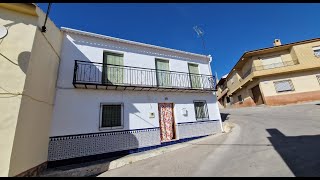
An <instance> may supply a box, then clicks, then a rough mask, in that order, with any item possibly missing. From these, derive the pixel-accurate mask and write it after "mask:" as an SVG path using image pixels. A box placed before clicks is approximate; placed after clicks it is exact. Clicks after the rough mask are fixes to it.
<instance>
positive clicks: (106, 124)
mask: <svg viewBox="0 0 320 180" xmlns="http://www.w3.org/2000/svg"><path fill="white" fill-rule="evenodd" d="M100 111H101V117H100V128H101V129H117V128H123V104H121V103H118V104H108V103H102V104H101V110H100Z"/></svg>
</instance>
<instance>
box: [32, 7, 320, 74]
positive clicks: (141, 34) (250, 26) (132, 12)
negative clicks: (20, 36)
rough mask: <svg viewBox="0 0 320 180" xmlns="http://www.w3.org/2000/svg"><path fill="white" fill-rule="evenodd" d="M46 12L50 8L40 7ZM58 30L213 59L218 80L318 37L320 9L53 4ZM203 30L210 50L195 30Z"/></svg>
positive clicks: (213, 67) (50, 15)
mask: <svg viewBox="0 0 320 180" xmlns="http://www.w3.org/2000/svg"><path fill="white" fill-rule="evenodd" d="M38 5H39V6H40V7H41V8H42V10H44V12H46V9H47V5H48V4H47V3H38ZM49 17H50V18H51V19H52V20H53V21H54V22H55V24H56V25H57V26H58V27H61V26H64V27H70V28H74V29H79V30H84V31H89V32H93V33H98V34H104V35H108V36H113V37H118V38H123V39H128V40H133V41H138V42H143V43H148V44H153V45H158V46H163V47H168V48H173V49H179V50H183V51H189V52H194V53H200V54H211V55H212V56H213V62H212V64H211V65H212V70H213V72H215V71H216V72H217V73H218V77H219V78H220V77H221V76H222V75H224V74H226V73H228V72H229V71H230V70H231V68H232V67H233V66H234V65H235V63H236V62H237V61H238V60H239V58H240V56H241V55H242V54H243V53H244V52H245V51H250V50H254V49H260V48H265V47H270V46H272V42H273V40H274V39H275V38H279V39H281V42H282V44H286V43H290V42H295V41H300V40H305V39H311V38H317V37H320V23H319V20H318V19H319V17H320V4H316V3H313V4H312V3H308V4H307V3H306V4H302V3H299V4H282V3H281V4H280V3H279V4H278V3H267V4H265V3H257V4H252V3H241V4H236V3H227V4H224V3H208V4H205V3H199V4H195V3H192V4H191V3H170V4H164V3H160V4H157V3H149V4H144V3H134V4H133V3H119V4H115V3H101V4H100V3H97V4H94V3H70V4H68V3H53V4H52V6H51V11H50V14H49ZM196 25H198V26H200V27H201V28H202V29H203V30H204V36H203V37H204V40H205V46H206V49H204V48H203V46H202V41H201V39H200V38H199V37H198V36H197V34H196V32H195V31H194V30H193V26H196Z"/></svg>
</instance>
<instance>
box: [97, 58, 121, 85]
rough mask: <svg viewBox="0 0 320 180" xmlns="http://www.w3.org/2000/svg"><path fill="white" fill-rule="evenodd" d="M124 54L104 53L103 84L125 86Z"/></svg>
mask: <svg viewBox="0 0 320 180" xmlns="http://www.w3.org/2000/svg"><path fill="white" fill-rule="evenodd" d="M123 72H124V69H123V54H116V53H111V52H103V66H102V74H103V76H102V83H103V84H110V85H114V84H115V85H117V84H123Z"/></svg>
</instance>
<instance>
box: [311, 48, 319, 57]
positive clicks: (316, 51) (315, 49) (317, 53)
mask: <svg viewBox="0 0 320 180" xmlns="http://www.w3.org/2000/svg"><path fill="white" fill-rule="evenodd" d="M312 49H313V53H314V55H315V56H316V57H320V46H318V47H313V48H312Z"/></svg>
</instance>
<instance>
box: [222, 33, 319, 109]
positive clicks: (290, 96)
mask: <svg viewBox="0 0 320 180" xmlns="http://www.w3.org/2000/svg"><path fill="white" fill-rule="evenodd" d="M220 81H221V80H220ZM217 89H218V91H217V96H218V101H219V102H220V105H221V107H247V106H256V105H260V104H265V105H285V104H291V103H299V102H306V101H314V100H320V38H315V39H310V40H304V41H299V42H294V43H290V44H284V45H281V41H280V40H279V39H276V40H275V41H274V43H273V47H269V48H263V49H258V50H253V51H249V52H246V53H244V54H243V55H242V56H241V57H240V59H239V61H238V62H237V63H236V65H235V66H234V67H233V68H232V70H231V71H230V72H229V74H228V75H227V77H225V79H222V81H221V82H219V83H218V84H217Z"/></svg>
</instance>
